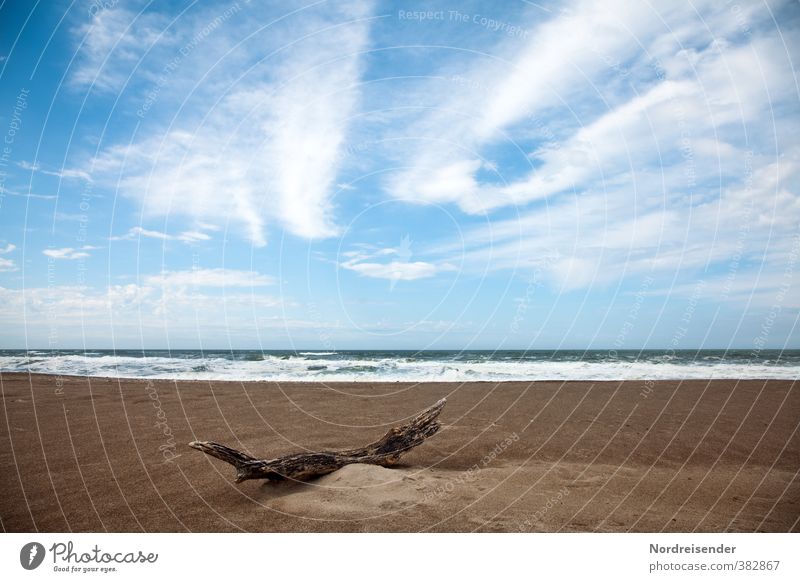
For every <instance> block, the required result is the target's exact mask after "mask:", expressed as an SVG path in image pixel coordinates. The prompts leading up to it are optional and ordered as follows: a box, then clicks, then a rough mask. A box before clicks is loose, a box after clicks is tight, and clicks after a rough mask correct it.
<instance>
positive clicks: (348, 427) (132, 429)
mask: <svg viewBox="0 0 800 582" xmlns="http://www.w3.org/2000/svg"><path fill="white" fill-rule="evenodd" d="M0 384H1V386H2V397H3V408H4V415H3V419H2V421H0V456H1V457H2V467H3V470H2V473H1V475H2V477H1V478H0V479H1V481H0V486H1V487H2V494H1V495H2V496H1V497H0V522H1V523H2V528H3V530H4V531H16V532H19V531H48V532H63V531H89V532H96V531H130V532H136V531H150V532H155V531H214V532H216V531H269V532H300V531H337V532H338V531H413V532H417V531H501V532H507V531H513V532H517V531H529V532H556V531H581V532H583V531H615V532H625V531H645V532H653V531H679V532H687V531H703V532H721V531H743V532H752V531H770V532H785V531H800V524H799V523H798V522H799V520H800V480H798V470H800V434H798V425H800V383H798V382H791V381H777V380H770V381H755V380H748V381H732V380H714V381H702V380H691V381H683V382H677V381H675V382H673V381H659V382H655V383H652V382H651V383H645V382H643V381H642V382H639V381H628V382H531V383H525V382H506V383H492V382H476V383H467V384H447V383H425V384H406V383H370V384H367V383H358V384H347V383H340V384H328V385H323V384H313V383H308V384H301V383H290V384H275V383H269V382H244V383H242V382H211V383H209V382H188V381H179V382H174V381H153V382H150V381H145V380H115V379H105V378H76V377H72V378H70V377H64V378H63V379H59V378H57V377H55V376H46V375H28V374H2V375H0ZM442 397H446V398H447V406H446V407H445V409H444V411H443V412H442V415H441V421H442V423H443V425H444V426H443V428H442V430H441V431H440V432H439V433H438V434H436V435H434V436H433V437H431V438H430V439H429V440H428V441H426V442H425V443H424V444H423V445H422V446H420V447H418V448H416V449H414V450H412V451H410V452H409V453H408V454H407V455H405V456H404V457H403V463H402V465H401V466H399V467H397V468H393V469H386V468H382V467H374V466H366V465H351V466H348V467H345V468H344V469H341V470H340V471H337V472H335V473H332V474H330V475H327V476H325V477H322V478H318V479H316V480H313V481H311V482H309V483H293V482H283V483H270V482H260V481H247V482H244V483H242V484H239V485H236V484H234V483H233V476H234V470H233V468H232V467H231V466H230V465H227V464H225V463H222V462H220V461H218V460H215V459H212V458H210V457H207V456H205V455H203V454H202V453H200V452H197V451H194V450H192V449H190V448H188V447H187V446H186V443H188V442H190V441H192V440H215V441H218V442H221V443H224V444H227V445H229V446H232V447H235V448H241V449H243V450H245V451H248V452H249V453H250V454H252V455H254V456H257V457H259V458H269V457H274V456H277V455H280V454H284V453H289V452H296V451H301V450H304V449H307V450H320V449H331V448H347V447H351V446H358V445H362V444H366V443H367V442H370V441H373V440H375V439H377V438H378V437H380V436H382V435H383V434H384V433H385V432H386V431H387V430H388V429H389V428H390V427H391V426H394V425H396V424H401V423H402V422H403V421H405V420H407V419H408V417H410V416H413V415H414V414H415V413H417V412H419V411H420V410H422V409H424V408H427V407H428V406H430V405H431V404H433V403H434V402H436V401H437V400H438V399H439V398H442Z"/></svg>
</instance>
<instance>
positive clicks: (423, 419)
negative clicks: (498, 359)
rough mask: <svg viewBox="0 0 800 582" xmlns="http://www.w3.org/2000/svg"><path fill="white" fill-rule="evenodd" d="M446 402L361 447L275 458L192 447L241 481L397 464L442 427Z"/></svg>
mask: <svg viewBox="0 0 800 582" xmlns="http://www.w3.org/2000/svg"><path fill="white" fill-rule="evenodd" d="M444 405H445V400H444V399H442V400H440V401H439V402H437V403H436V404H434V405H433V406H431V407H430V408H428V409H426V410H423V411H422V412H420V413H419V414H418V415H417V416H416V417H414V418H413V419H412V420H411V421H410V422H409V423H408V424H405V425H403V426H398V427H395V428H393V429H391V430H390V431H389V432H387V433H386V434H385V435H384V436H383V438H381V439H379V440H377V441H375V442H374V443H372V444H369V445H366V446H365V447H361V448H358V449H349V450H344V451H322V452H319V453H295V454H292V455H286V456H283V457H278V458H277V459H272V460H259V459H256V458H254V457H251V456H250V455H247V454H245V453H243V452H241V451H237V450H236V449H231V448H229V447H226V446H225V445H221V444H219V443H215V442H209V441H194V442H191V443H189V446H190V447H192V448H193V449H197V450H198V451H203V452H204V453H206V454H207V455H211V456H212V457H216V458H217V459H220V460H222V461H225V462H226V463H230V464H231V465H233V466H234V467H236V482H237V483H241V482H242V481H246V480H248V479H271V480H275V481H277V480H281V479H297V480H300V479H308V478H309V477H314V476H317V475H325V474H327V473H332V472H333V471H336V470H337V469H341V468H342V467H344V466H345V465H350V464H352V463H368V464H371V465H381V466H382V467H389V466H391V465H394V464H396V463H397V461H398V460H399V459H400V456H401V455H402V454H403V453H405V452H406V451H408V450H410V449H413V448H414V447H416V446H418V445H421V444H422V442H423V441H424V440H425V439H426V438H428V437H429V436H431V435H433V434H435V433H436V432H437V431H438V430H439V429H440V428H441V426H442V425H441V424H440V423H439V421H438V420H437V418H438V416H439V413H440V412H441V411H442V408H444Z"/></svg>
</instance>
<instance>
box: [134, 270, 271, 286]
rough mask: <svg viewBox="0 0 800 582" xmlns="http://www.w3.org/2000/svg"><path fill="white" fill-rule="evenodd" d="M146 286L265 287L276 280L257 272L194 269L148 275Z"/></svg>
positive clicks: (145, 280) (145, 279) (145, 281)
mask: <svg viewBox="0 0 800 582" xmlns="http://www.w3.org/2000/svg"><path fill="white" fill-rule="evenodd" d="M144 284H145V285H147V286H152V287H265V286H268V285H273V284H275V279H274V278H273V277H270V276H269V275H263V274H261V273H257V272H255V271H241V270H237V269H224V268H219V269H192V270H189V271H164V272H163V273H160V274H158V275H147V276H146V277H145V278H144Z"/></svg>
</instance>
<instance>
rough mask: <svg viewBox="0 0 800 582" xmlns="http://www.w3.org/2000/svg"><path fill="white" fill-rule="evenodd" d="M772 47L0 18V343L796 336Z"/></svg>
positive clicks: (311, 12) (244, 4) (434, 20)
mask: <svg viewBox="0 0 800 582" xmlns="http://www.w3.org/2000/svg"><path fill="white" fill-rule="evenodd" d="M799 32H800V4H798V3H797V2H796V1H793V0H791V1H790V0H783V1H781V0H774V1H773V0H768V1H753V2H740V1H738V0H714V1H708V0H693V1H691V2H689V1H659V2H619V1H617V0H609V1H607V2H596V1H580V0H579V1H575V2H563V3H559V2H547V1H546V2H540V3H533V2H526V1H509V2H502V3H499V2H488V1H482V2H452V1H450V2H447V1H432V2H387V1H368V0H354V1H349V2H333V1H316V2H312V1H308V0H303V1H297V2H292V1H290V2H286V1H281V2H278V1H274V2H257V1H256V0H252V1H247V0H235V1H230V2H197V1H195V2H188V1H184V2H181V1H170V2H164V1H162V2H140V1H135V0H119V1H117V0H92V1H80V0H75V1H73V2H68V1H52V2H28V1H22V0H12V1H8V0H6V1H3V2H2V4H0V139H2V140H3V141H2V144H0V348H61V349H65V348H87V349H91V348H117V349H139V348H159V349H162V348H170V349H190V348H191V349H194V348H205V349H228V348H237V349H239V348H250V349H304V348H305V349H323V350H337V349H339V350H341V349H492V350H494V349H614V350H623V349H642V348H649V349H663V350H670V349H694V348H721V349H724V348H737V349H747V350H752V351H753V352H754V353H755V352H758V351H760V350H763V349H767V348H784V347H785V348H799V347H800V333H799V332H798V326H797V324H798V314H799V313H800V265H799V264H798V260H799V259H800V198H799V197H798V196H799V195H800V84H798V79H797V74H796V64H797V62H798V59H799V58H800V34H798V33H799Z"/></svg>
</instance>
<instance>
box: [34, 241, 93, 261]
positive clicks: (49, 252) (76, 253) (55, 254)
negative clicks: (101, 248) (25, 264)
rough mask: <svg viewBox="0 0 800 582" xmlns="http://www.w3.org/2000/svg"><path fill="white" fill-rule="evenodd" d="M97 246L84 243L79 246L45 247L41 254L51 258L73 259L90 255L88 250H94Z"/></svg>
mask: <svg viewBox="0 0 800 582" xmlns="http://www.w3.org/2000/svg"><path fill="white" fill-rule="evenodd" d="M96 249H97V247H94V246H90V245H84V246H82V247H80V248H77V249H75V248H72V247H63V248H60V249H45V250H43V251H42V254H43V255H44V256H46V257H49V258H51V259H58V260H68V261H74V260H77V259H85V258H87V257H89V256H90V254H89V252H88V251H92V250H96Z"/></svg>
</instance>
